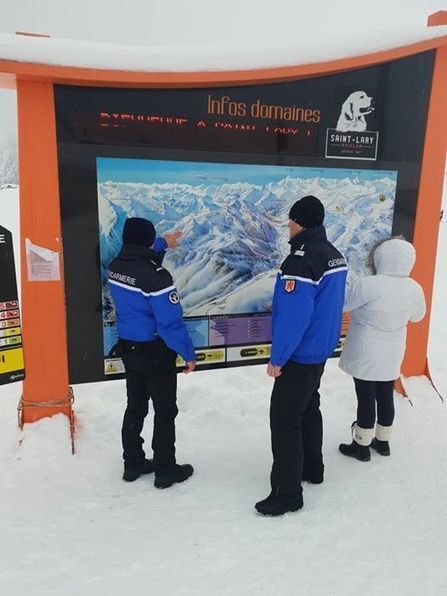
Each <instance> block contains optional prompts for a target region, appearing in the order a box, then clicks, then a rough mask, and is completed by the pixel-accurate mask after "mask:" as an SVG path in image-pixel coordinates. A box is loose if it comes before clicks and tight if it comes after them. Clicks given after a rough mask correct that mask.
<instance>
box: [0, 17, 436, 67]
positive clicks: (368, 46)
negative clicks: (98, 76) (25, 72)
mask: <svg viewBox="0 0 447 596" xmlns="http://www.w3.org/2000/svg"><path fill="white" fill-rule="evenodd" d="M430 40H432V41H434V43H433V46H436V45H443V44H447V26H438V27H418V28H411V29H399V30H394V29H386V30H385V29H384V30H380V31H374V30H373V31H368V30H361V31H360V30H349V31H347V30H344V31H340V28H338V27H334V28H333V29H327V30H326V31H325V30H324V29H321V28H319V30H318V31H313V30H311V29H309V30H305V29H302V30H298V29H297V34H296V38H295V39H294V40H291V41H290V42H288V41H285V42H284V44H283V45H281V46H275V47H265V46H264V47H250V46H242V45H241V46H232V47H222V46H177V47H176V46H139V45H120V44H113V43H95V42H87V41H76V40H70V39H60V38H47V37H31V36H24V35H7V34H1V35H0V61H2V60H5V61H12V62H19V63H31V64H46V65H52V66H70V67H77V68H94V69H102V70H123V71H133V72H199V71H225V70H228V71H230V70H238V71H241V70H252V69H260V68H274V67H281V66H292V65H305V64H312V63H319V62H330V61H333V60H338V59H343V58H351V57H355V56H363V55H367V54H373V53H376V52H381V51H386V50H391V49H395V48H402V47H405V46H410V45H412V44H415V43H419V42H428V41H430ZM436 40H437V41H436ZM0 71H1V64H0Z"/></svg>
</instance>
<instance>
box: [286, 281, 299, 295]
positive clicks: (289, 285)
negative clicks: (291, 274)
mask: <svg viewBox="0 0 447 596" xmlns="http://www.w3.org/2000/svg"><path fill="white" fill-rule="evenodd" d="M295 288H296V280H295V279H285V280H284V290H285V291H286V292H287V293H288V294H291V293H292V292H293V291H294V290H295Z"/></svg>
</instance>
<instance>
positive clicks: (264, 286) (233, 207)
mask: <svg viewBox="0 0 447 596" xmlns="http://www.w3.org/2000/svg"><path fill="white" fill-rule="evenodd" d="M231 167H233V168H234V166H231ZM237 167H239V168H243V167H244V166H241V165H238V166H237ZM247 167H248V168H253V166H247ZM257 167H259V166H257ZM299 169H300V168H295V170H297V171H298V170H299ZM305 170H306V172H308V171H309V169H305ZM315 173H316V175H315V176H314V177H309V176H308V175H307V176H306V177H299V175H286V176H284V177H283V178H281V179H279V180H275V181H271V182H266V183H263V184H253V183H249V182H234V183H232V182H224V183H220V184H213V183H209V184H206V183H200V184H185V183H176V182H172V183H162V184H160V183H156V182H154V183H149V184H148V183H141V182H113V181H105V182H99V183H98V202H99V222H100V246H101V261H102V267H103V273H104V272H105V269H106V267H107V265H108V263H109V262H110V261H111V260H112V259H113V257H114V256H115V255H116V254H117V253H118V252H119V250H120V247H121V232H122V228H123V225H124V221H125V219H126V218H127V217H146V218H148V219H150V220H152V221H153V222H154V224H155V226H156V229H157V233H158V235H162V234H163V233H165V232H167V231H169V230H173V229H180V230H182V232H183V238H182V241H181V245H180V247H179V248H178V249H176V250H172V251H167V253H166V257H165V260H164V265H165V266H166V268H167V269H168V270H169V271H170V272H171V274H172V276H173V278H174V280H175V283H176V285H177V287H178V290H179V292H180V296H181V300H182V305H183V307H184V310H185V314H186V316H203V315H214V314H235V313H256V312H268V311H269V310H270V308H271V297H272V290H273V285H274V281H275V276H276V273H277V271H278V266H279V264H280V263H281V261H282V260H283V259H284V258H285V256H286V255H287V253H288V250H289V246H288V244H287V241H288V228H287V221H288V212H289V209H290V206H291V205H292V203H293V202H294V201H295V200H297V198H299V197H301V196H304V195H306V194H314V195H316V196H318V197H319V198H320V199H321V200H322V202H323V203H324V205H325V209H326V220H325V225H326V228H327V233H328V237H329V239H330V240H331V241H332V242H334V244H335V245H336V246H337V248H338V249H339V250H341V252H342V253H343V254H344V255H345V256H346V257H347V259H348V262H349V265H350V268H351V270H352V271H354V272H355V273H357V274H363V273H365V272H366V258H367V254H368V252H369V250H370V248H371V246H372V245H373V244H374V243H375V242H376V241H377V240H378V239H380V238H381V237H384V236H389V235H390V232H391V224H392V216H393V207H394V198H395V187H396V176H395V173H394V172H384V175H383V177H379V176H377V172H375V173H374V174H375V175H374V176H371V177H370V178H368V172H366V175H365V171H362V174H363V175H362V176H361V177H356V176H355V175H353V173H352V171H350V175H346V177H340V170H337V176H332V177H331V170H330V169H319V170H315ZM104 293H105V295H104V302H103V303H104V304H110V300H109V297H108V295H107V287H106V286H105V285H104ZM105 314H106V318H107V313H105ZM109 315H111V313H109ZM112 316H113V315H112Z"/></svg>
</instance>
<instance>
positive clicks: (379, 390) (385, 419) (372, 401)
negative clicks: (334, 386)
mask: <svg viewBox="0 0 447 596" xmlns="http://www.w3.org/2000/svg"><path fill="white" fill-rule="evenodd" d="M354 383H355V392H356V393H357V424H358V425H359V426H360V427H361V428H374V425H375V423H376V403H377V422H378V423H379V424H380V425H382V426H391V425H392V424H393V420H394V397H393V396H394V381H362V380H361V379H354Z"/></svg>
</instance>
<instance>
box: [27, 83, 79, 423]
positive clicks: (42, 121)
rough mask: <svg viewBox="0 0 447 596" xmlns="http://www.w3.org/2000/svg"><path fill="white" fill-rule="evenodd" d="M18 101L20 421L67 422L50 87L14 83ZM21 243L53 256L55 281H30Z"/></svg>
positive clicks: (69, 397)
mask: <svg viewBox="0 0 447 596" xmlns="http://www.w3.org/2000/svg"><path fill="white" fill-rule="evenodd" d="M17 102H18V104H17V105H18V121H19V180H20V229H21V232H20V234H21V269H22V276H21V277H22V302H21V308H22V324H23V345H24V355H25V370H26V378H25V381H24V384H23V396H22V400H21V403H20V407H19V409H20V412H21V417H20V418H21V419H20V422H21V424H23V423H24V422H34V421H36V420H39V419H40V418H43V417H45V416H52V415H53V414H57V413H60V412H63V413H65V414H67V415H68V416H70V419H71V420H72V409H71V401H72V394H71V389H70V386H69V383H68V360H67V333H66V322H65V296H64V278H63V254H62V237H61V221H60V206H59V183H58V166H57V144H56V121H55V110H54V97H53V85H52V84H50V83H41V82H34V81H24V80H19V81H17ZM25 239H28V240H29V241H30V242H31V243H32V244H33V245H37V246H38V247H42V248H44V249H49V250H50V251H54V252H55V253H57V254H58V257H59V268H60V269H59V273H60V275H59V279H57V280H53V281H32V280H31V279H30V277H31V276H32V271H30V270H29V269H28V267H27V256H26V245H25V244H26V243H25ZM37 260H38V258H37Z"/></svg>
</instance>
